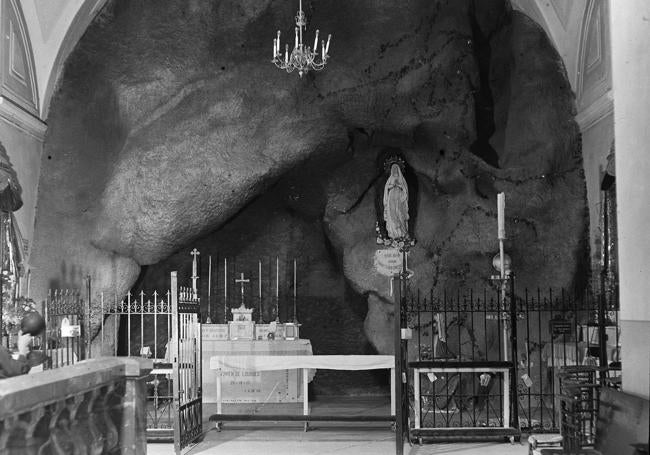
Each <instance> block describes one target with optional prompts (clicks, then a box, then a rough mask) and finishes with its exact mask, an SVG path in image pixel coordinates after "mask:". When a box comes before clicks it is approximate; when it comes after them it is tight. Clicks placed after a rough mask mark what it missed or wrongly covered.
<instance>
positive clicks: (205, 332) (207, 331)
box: [201, 324, 228, 341]
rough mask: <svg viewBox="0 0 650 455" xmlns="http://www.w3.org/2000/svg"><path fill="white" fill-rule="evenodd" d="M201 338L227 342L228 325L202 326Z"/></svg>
mask: <svg viewBox="0 0 650 455" xmlns="http://www.w3.org/2000/svg"><path fill="white" fill-rule="evenodd" d="M201 337H202V339H203V340H216V341H221V340H227V339H228V325H227V324H201Z"/></svg>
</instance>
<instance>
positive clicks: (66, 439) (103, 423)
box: [0, 357, 153, 455]
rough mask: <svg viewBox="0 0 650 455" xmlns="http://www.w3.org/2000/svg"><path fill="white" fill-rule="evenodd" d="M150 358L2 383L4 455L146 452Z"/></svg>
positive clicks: (104, 360) (95, 363)
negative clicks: (147, 378)
mask: <svg viewBox="0 0 650 455" xmlns="http://www.w3.org/2000/svg"><path fill="white" fill-rule="evenodd" d="M152 367H153V363H152V361H151V360H147V359H140V358H132V357H101V358H97V359H92V360H87V361H82V362H79V363H77V364H75V365H71V366H68V367H62V368H58V369H55V370H47V371H43V372H38V373H34V374H28V375H23V376H18V377H14V378H9V379H3V380H0V453H2V454H7V455H17V454H32V453H33V454H37V453H39V454H40V453H45V454H76V453H84V454H86V453H88V454H102V453H120V454H133V455H136V454H146V451H147V446H146V435H145V428H146V424H145V412H146V390H145V387H146V384H145V379H146V377H147V375H148V374H149V372H150V371H151V369H152Z"/></svg>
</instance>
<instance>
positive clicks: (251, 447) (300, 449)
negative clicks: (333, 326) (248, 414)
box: [147, 398, 528, 455]
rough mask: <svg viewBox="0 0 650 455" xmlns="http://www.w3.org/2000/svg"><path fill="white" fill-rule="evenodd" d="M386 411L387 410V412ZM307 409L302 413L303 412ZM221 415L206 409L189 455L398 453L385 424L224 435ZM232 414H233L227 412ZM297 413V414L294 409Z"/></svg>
mask: <svg viewBox="0 0 650 455" xmlns="http://www.w3.org/2000/svg"><path fill="white" fill-rule="evenodd" d="M277 406H278V405H274V406H273V405H267V406H266V407H260V406H256V411H257V412H261V413H264V412H272V413H277V412H278V411H277ZM310 406H311V409H312V411H311V412H312V414H333V413H334V414H337V415H339V414H342V415H345V414H364V413H375V412H377V413H381V414H383V413H388V411H389V409H388V408H386V407H387V406H388V402H387V400H386V401H382V400H379V402H378V401H377V399H349V398H347V399H345V401H341V400H336V399H334V400H329V401H318V402H312V403H310ZM384 408H386V409H384ZM300 409H301V408H300ZM214 411H215V410H214V408H213V407H212V406H211V405H207V406H204V420H205V421H204V431H205V433H204V437H203V440H202V441H201V442H199V443H197V444H196V445H195V446H194V447H193V448H192V449H191V450H190V451H189V452H188V453H189V454H191V455H195V454H205V455H207V454H228V455H249V454H262V455H312V454H313V455H324V454H337V455H366V454H367V455H370V454H372V455H382V454H386V455H390V454H394V453H395V433H394V432H393V431H392V430H391V428H390V425H389V424H383V423H379V424H378V423H372V424H370V423H333V422H332V423H329V422H327V423H323V422H317V423H314V424H312V425H311V429H310V431H308V432H305V431H303V426H302V424H301V423H298V422H291V423H273V422H229V423H226V424H224V427H223V429H222V431H220V432H219V431H217V430H216V429H215V428H214V424H213V423H210V422H208V421H207V419H208V417H209V416H210V414H211V413H213V412H214ZM224 412H228V413H231V412H233V409H232V408H231V409H224ZM291 412H296V410H294V409H292V410H291ZM522 441H523V442H522V444H519V443H515V444H510V443H509V442H474V443H438V444H425V445H422V446H420V445H417V444H413V445H409V444H408V443H407V444H405V445H404V454H405V455H428V454H454V455H467V454H495V455H496V454H499V455H515V454H519V455H526V454H527V453H528V446H527V444H526V443H525V441H526V438H525V437H522ZM147 453H148V454H149V455H172V454H173V453H174V448H173V445H172V444H160V443H151V444H149V445H148V447H147Z"/></svg>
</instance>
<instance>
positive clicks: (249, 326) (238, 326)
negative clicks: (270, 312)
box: [228, 321, 255, 340]
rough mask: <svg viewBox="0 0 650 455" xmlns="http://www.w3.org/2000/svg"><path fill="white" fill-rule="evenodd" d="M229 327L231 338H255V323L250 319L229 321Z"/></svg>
mask: <svg viewBox="0 0 650 455" xmlns="http://www.w3.org/2000/svg"><path fill="white" fill-rule="evenodd" d="M228 328H229V333H230V339H231V340H253V339H254V337H255V323H254V322H250V321H229V322H228Z"/></svg>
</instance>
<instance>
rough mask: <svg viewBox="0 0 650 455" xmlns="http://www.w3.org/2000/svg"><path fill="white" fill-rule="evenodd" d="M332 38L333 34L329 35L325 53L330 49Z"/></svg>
mask: <svg viewBox="0 0 650 455" xmlns="http://www.w3.org/2000/svg"><path fill="white" fill-rule="evenodd" d="M331 39H332V35H327V44H326V45H325V55H327V53H328V52H329V51H330V40H331Z"/></svg>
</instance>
